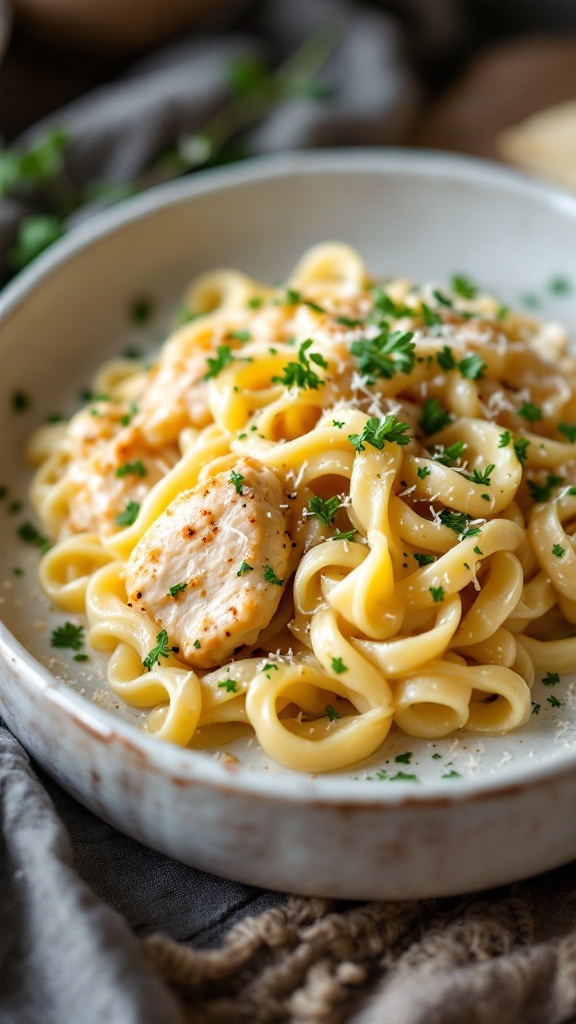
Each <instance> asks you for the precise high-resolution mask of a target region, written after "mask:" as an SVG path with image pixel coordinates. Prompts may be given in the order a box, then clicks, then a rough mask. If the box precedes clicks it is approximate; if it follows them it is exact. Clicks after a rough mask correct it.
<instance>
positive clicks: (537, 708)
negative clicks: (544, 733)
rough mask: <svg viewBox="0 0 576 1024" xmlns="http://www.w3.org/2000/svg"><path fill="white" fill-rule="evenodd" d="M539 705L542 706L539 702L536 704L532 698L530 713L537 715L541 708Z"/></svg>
mask: <svg viewBox="0 0 576 1024" xmlns="http://www.w3.org/2000/svg"><path fill="white" fill-rule="evenodd" d="M541 707H542V705H541V704H537V703H536V701H535V700H533V701H532V714H533V715H538V714H540V709H541Z"/></svg>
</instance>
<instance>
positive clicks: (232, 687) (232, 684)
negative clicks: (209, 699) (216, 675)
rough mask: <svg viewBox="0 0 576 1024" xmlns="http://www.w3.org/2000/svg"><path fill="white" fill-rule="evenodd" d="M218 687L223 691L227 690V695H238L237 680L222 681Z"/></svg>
mask: <svg viewBox="0 0 576 1024" xmlns="http://www.w3.org/2000/svg"><path fill="white" fill-rule="evenodd" d="M218 686H219V688H220V689H221V690H226V693H236V692H237V690H238V687H237V685H236V680H235V679H221V680H220V682H219V683H218Z"/></svg>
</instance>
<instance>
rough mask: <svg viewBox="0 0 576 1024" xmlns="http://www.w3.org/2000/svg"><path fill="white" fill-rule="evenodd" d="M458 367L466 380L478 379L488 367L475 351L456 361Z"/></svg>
mask: <svg viewBox="0 0 576 1024" xmlns="http://www.w3.org/2000/svg"><path fill="white" fill-rule="evenodd" d="M458 369H459V370H460V373H461V374H462V376H463V377H466V379H467V380H479V379H480V377H483V376H484V373H485V372H486V370H487V369H488V367H487V366H486V363H485V362H484V360H483V359H482V357H481V356H479V355H478V353H477V352H470V353H469V354H468V355H467V356H464V358H463V359H461V360H460V362H459V363H458Z"/></svg>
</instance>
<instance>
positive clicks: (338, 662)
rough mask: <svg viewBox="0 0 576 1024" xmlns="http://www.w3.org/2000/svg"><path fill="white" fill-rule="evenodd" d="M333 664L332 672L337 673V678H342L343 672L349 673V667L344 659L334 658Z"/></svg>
mask: <svg viewBox="0 0 576 1024" xmlns="http://www.w3.org/2000/svg"><path fill="white" fill-rule="evenodd" d="M331 664H332V671H333V672H335V673H336V675H337V676H341V675H342V673H343V672H347V671H348V666H347V665H345V664H344V662H343V661H342V658H332V662H331Z"/></svg>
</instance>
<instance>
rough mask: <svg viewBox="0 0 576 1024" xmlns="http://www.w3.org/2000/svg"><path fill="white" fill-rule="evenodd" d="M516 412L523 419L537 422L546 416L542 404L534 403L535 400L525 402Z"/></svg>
mask: <svg viewBox="0 0 576 1024" xmlns="http://www.w3.org/2000/svg"><path fill="white" fill-rule="evenodd" d="M516 412H517V413H518V415H519V416H521V417H522V419H524V420H528V421H529V422H530V423H536V422H537V421H538V420H541V419H543V418H544V417H543V413H542V409H541V408H540V406H538V405H534V402H523V403H522V405H519V406H518V408H517V410H516Z"/></svg>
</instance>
